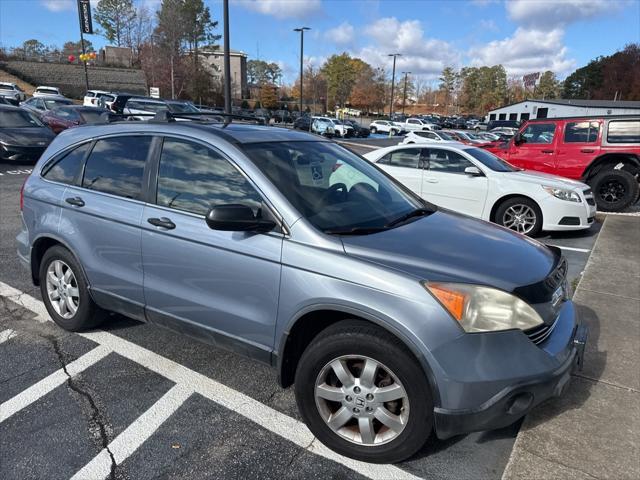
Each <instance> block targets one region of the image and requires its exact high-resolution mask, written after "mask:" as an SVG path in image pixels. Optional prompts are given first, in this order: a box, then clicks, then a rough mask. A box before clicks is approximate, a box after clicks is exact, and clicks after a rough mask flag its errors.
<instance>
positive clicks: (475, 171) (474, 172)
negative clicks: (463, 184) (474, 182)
mask: <svg viewBox="0 0 640 480" xmlns="http://www.w3.org/2000/svg"><path fill="white" fill-rule="evenodd" d="M464 173H466V174H467V175H470V176H472V177H482V176H484V174H483V173H482V172H481V171H480V169H479V168H478V167H467V168H465V169H464Z"/></svg>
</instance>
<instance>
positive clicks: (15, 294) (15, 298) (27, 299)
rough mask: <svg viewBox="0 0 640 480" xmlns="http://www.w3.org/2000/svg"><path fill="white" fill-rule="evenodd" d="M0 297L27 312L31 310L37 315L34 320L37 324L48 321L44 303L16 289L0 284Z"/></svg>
mask: <svg viewBox="0 0 640 480" xmlns="http://www.w3.org/2000/svg"><path fill="white" fill-rule="evenodd" d="M0 297H5V298H8V299H9V300H11V301H12V302H14V303H17V304H18V305H21V306H23V307H24V308H26V309H27V310H31V311H32V312H33V313H35V314H36V315H37V316H36V318H35V319H36V320H37V321H39V322H48V321H49V320H50V318H49V312H47V309H46V308H45V307H44V303H42V302H41V301H40V300H38V299H36V298H33V297H32V296H31V295H29V294H26V293H25V292H22V291H20V290H18V289H17V288H13V287H12V286H11V285H7V284H6V283H2V282H0Z"/></svg>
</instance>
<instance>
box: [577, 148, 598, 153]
mask: <svg viewBox="0 0 640 480" xmlns="http://www.w3.org/2000/svg"><path fill="white" fill-rule="evenodd" d="M580 152H582V153H593V152H595V150H594V149H593V148H583V149H582V150H580Z"/></svg>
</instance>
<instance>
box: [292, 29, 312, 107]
mask: <svg viewBox="0 0 640 480" xmlns="http://www.w3.org/2000/svg"><path fill="white" fill-rule="evenodd" d="M305 30H311V29H310V28H309V27H300V28H294V29H293V31H294V32H300V115H302V99H303V98H304V97H303V96H302V78H303V75H304V70H303V69H304V63H303V60H304V31H305Z"/></svg>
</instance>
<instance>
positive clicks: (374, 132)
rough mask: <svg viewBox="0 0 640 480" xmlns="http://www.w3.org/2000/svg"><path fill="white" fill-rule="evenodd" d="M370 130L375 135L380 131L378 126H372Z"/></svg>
mask: <svg viewBox="0 0 640 480" xmlns="http://www.w3.org/2000/svg"><path fill="white" fill-rule="evenodd" d="M369 131H370V132H371V133H373V134H374V135H375V134H376V133H378V129H377V128H376V127H371V128H370V129H369Z"/></svg>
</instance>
